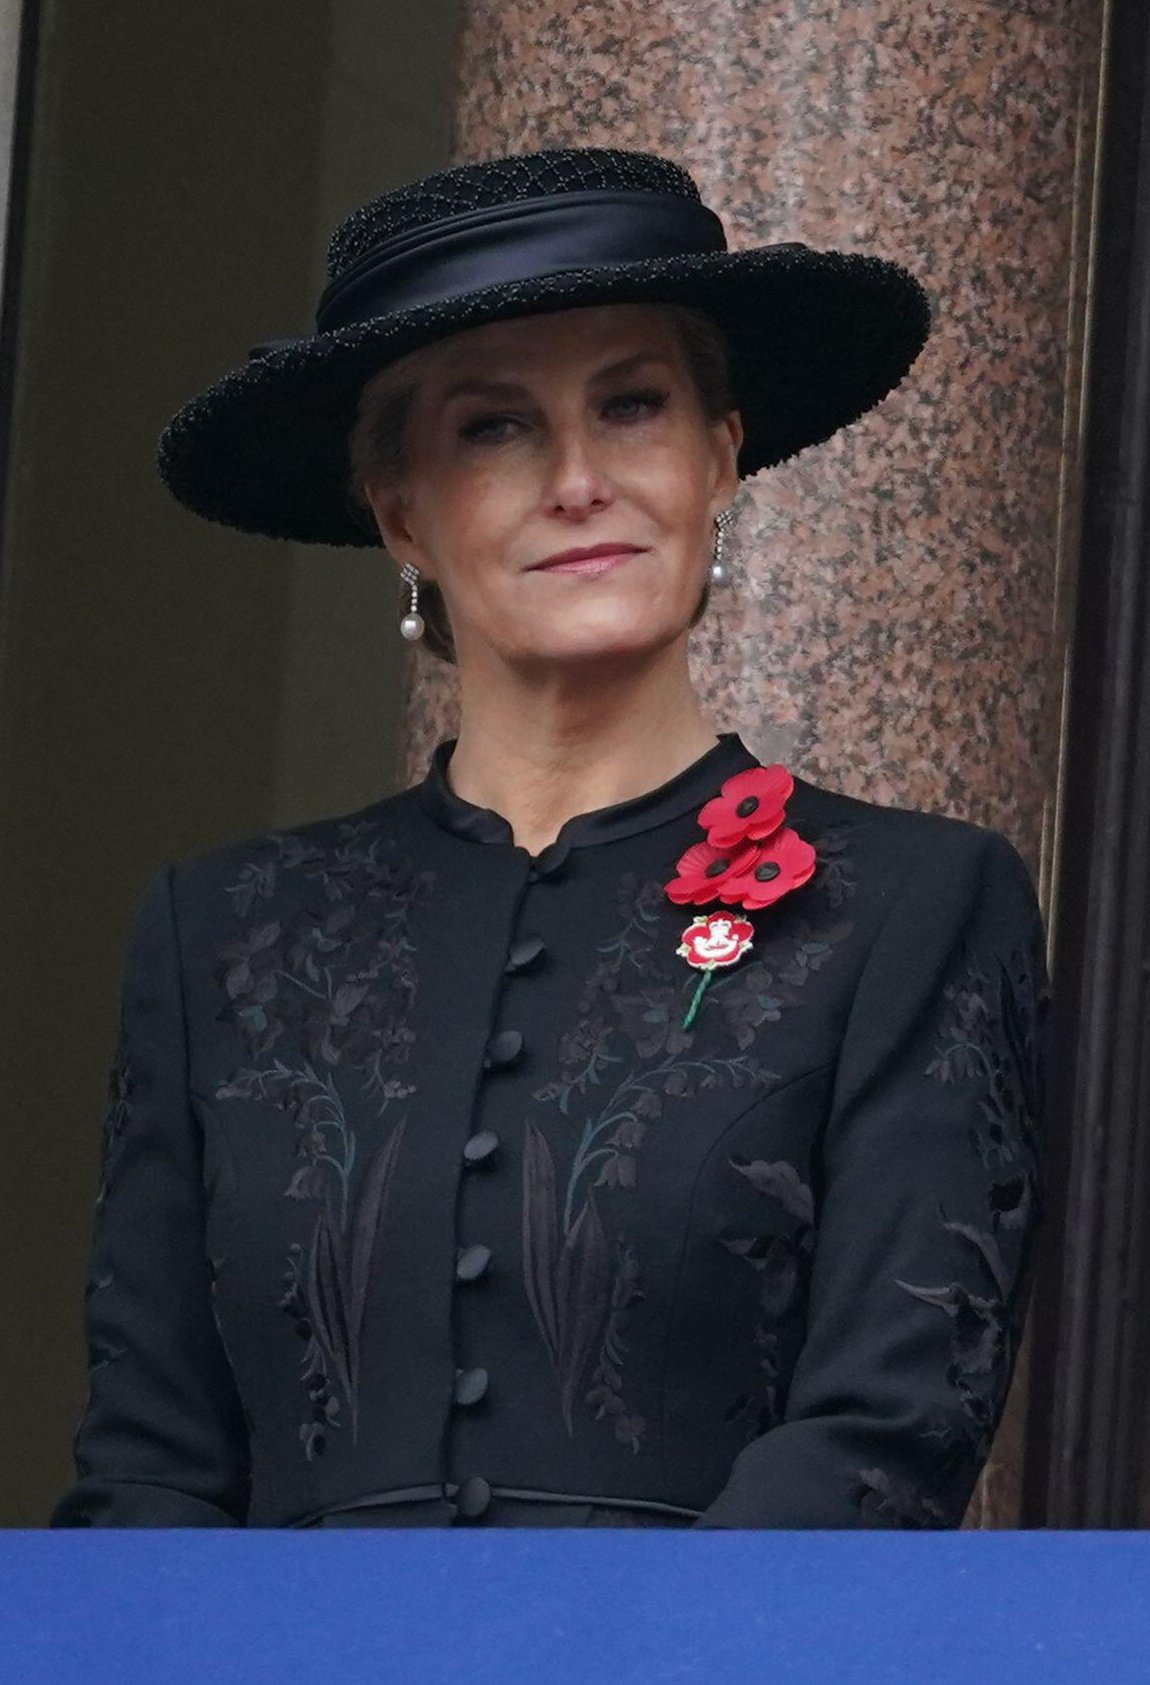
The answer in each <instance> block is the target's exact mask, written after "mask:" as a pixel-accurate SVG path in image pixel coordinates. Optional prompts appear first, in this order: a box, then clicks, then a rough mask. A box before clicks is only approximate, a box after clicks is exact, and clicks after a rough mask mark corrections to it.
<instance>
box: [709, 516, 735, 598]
mask: <svg viewBox="0 0 1150 1685" xmlns="http://www.w3.org/2000/svg"><path fill="white" fill-rule="evenodd" d="M734 519H735V516H734V511H733V510H731V509H720V511H719V513H718V514H717V515H716V516H715V549H714V555H713V557H712V560H711V583H712V585H726V584H728V583H729V582H730V577H731V575H730V570H729V568H728V567H727V564H726V562H725V561H724V560H723V545H724V542H725V540H726V537H727V532H728V530H729V528H730V526H731V524H732V523H733V521H734Z"/></svg>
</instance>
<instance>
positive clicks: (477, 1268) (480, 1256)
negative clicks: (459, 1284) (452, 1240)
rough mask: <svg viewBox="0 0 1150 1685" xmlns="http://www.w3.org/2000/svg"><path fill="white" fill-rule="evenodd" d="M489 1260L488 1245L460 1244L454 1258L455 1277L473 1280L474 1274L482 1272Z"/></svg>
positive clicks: (489, 1250)
mask: <svg viewBox="0 0 1150 1685" xmlns="http://www.w3.org/2000/svg"><path fill="white" fill-rule="evenodd" d="M490 1262H491V1248H490V1246H481V1245H478V1244H477V1245H475V1246H462V1247H460V1249H459V1251H458V1253H457V1254H456V1258H455V1279H456V1280H457V1281H474V1280H475V1278H476V1276H480V1275H482V1274H483V1272H484V1270H485V1269H486V1268H487V1266H488V1264H489V1263H490Z"/></svg>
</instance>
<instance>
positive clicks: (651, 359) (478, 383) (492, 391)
mask: <svg viewBox="0 0 1150 1685" xmlns="http://www.w3.org/2000/svg"><path fill="white" fill-rule="evenodd" d="M670 362H671V359H670V358H669V357H665V356H664V355H663V354H662V352H660V351H637V352H636V353H635V354H634V356H632V357H623V358H621V359H620V361H619V362H617V363H608V364H607V366H606V367H605V368H602V369H599V370H598V371H597V372H596V373H595V374H594V375H592V377H591V378H592V379H593V380H608V379H611V378H613V377H615V376H617V375H623V374H629V373H630V372H631V370H632V369H636V368H638V367H639V365H640V364H642V363H666V364H667V365H668V366H670ZM526 391H527V388H526V387H525V386H520V385H519V384H518V383H517V382H515V381H513V380H480V379H478V378H476V377H474V376H472V377H469V378H467V379H465V380H457V381H454V382H453V383H452V385H450V386H449V387H448V388H447V390H446V391H445V392H444V394H443V398H442V402H443V403H445V404H446V403H449V402H450V400H451V399H452V398H460V397H472V396H474V397H483V398H489V397H512V396H519V395H520V394H522V393H524V392H526Z"/></svg>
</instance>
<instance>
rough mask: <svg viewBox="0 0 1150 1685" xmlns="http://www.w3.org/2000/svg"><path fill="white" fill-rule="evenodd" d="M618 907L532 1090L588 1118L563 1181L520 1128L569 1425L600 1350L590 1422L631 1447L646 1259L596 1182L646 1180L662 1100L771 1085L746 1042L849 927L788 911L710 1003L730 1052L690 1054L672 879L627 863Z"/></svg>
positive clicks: (535, 1263) (642, 1424)
mask: <svg viewBox="0 0 1150 1685" xmlns="http://www.w3.org/2000/svg"><path fill="white" fill-rule="evenodd" d="M844 830H845V828H843V827H839V828H836V830H835V831H834V832H832V833H828V835H827V836H826V837H825V838H823V839H821V840H820V843H819V844H817V845H816V847H817V848H818V849H819V850H820V856H819V858H820V867H821V874H820V875H817V876H816V878H814V879H812V884H814V885H821V887H822V896H823V903H824V905H825V906H826V907H828V908H830V909H832V910H834V909H837V908H838V907H839V906H840V904H841V902H842V900H843V899H844V898H845V896H847V895H848V894H850V893H851V892H852V890H853V887H854V885H853V874H852V862H851V861H850V860H849V858H848V857H847V855H846V842H845V835H844ZM617 906H618V910H619V920H620V923H619V929H618V933H617V934H616V935H615V936H613V937H612V938H611V939H610V940H609V941H607V942H605V943H604V944H602V946H601V947H600V948H599V950H598V959H597V961H596V964H595V966H594V968H593V970H592V972H591V975H590V976H589V977H588V979H587V981H586V984H585V985H584V988H583V991H582V993H581V995H580V998H579V1000H578V1001H577V1003H576V1007H575V1013H574V1017H573V1024H572V1028H571V1029H570V1030H569V1031H568V1032H567V1033H566V1034H565V1035H564V1037H563V1039H562V1041H561V1043H560V1047H559V1074H558V1076H557V1077H556V1079H555V1080H553V1081H551V1082H548V1083H546V1084H544V1085H543V1086H542V1087H540V1088H538V1089H537V1090H536V1091H535V1093H534V1096H533V1097H534V1099H536V1100H537V1101H539V1102H541V1103H543V1104H547V1105H551V1106H554V1107H556V1108H557V1109H558V1110H559V1112H561V1113H562V1114H564V1116H569V1115H571V1114H572V1112H573V1111H576V1110H580V1111H581V1113H582V1115H583V1117H584V1122H583V1128H582V1131H581V1133H580V1137H579V1140H578V1142H577V1144H576V1146H575V1149H574V1152H573V1154H572V1157H571V1162H570V1166H569V1169H568V1171H567V1175H566V1178H565V1180H564V1181H563V1182H562V1184H561V1183H560V1178H559V1176H558V1173H557V1170H556V1165H555V1160H554V1156H553V1154H552V1150H551V1147H550V1145H549V1144H548V1140H547V1138H546V1136H545V1134H544V1133H543V1130H542V1128H541V1127H540V1126H539V1125H538V1124H537V1123H536V1122H534V1121H533V1120H531V1119H528V1120H527V1122H526V1124H525V1136H524V1154H523V1220H522V1237H523V1274H524V1284H525V1287H526V1292H527V1297H528V1301H529V1303H530V1306H531V1310H532V1314H533V1316H534V1318H535V1321H536V1324H537V1325H538V1328H539V1332H540V1335H541V1337H542V1339H543V1342H544V1345H545V1346H546V1349H547V1353H548V1356H549V1358H550V1360H551V1364H552V1367H553V1369H554V1371H555V1376H556V1380H557V1383H558V1387H559V1403H560V1408H561V1411H562V1416H563V1421H564V1424H565V1426H566V1428H567V1432H568V1433H569V1434H573V1433H574V1417H573V1412H574V1404H575V1399H576V1396H577V1395H578V1394H579V1392H580V1388H581V1386H582V1384H583V1377H584V1373H585V1371H586V1368H587V1365H588V1363H589V1362H590V1361H591V1359H592V1356H594V1359H595V1362H594V1367H593V1369H592V1372H591V1386H590V1388H589V1389H588V1390H586V1391H585V1392H584V1393H583V1394H582V1396H583V1402H584V1403H585V1404H586V1405H587V1406H589V1407H591V1408H592V1409H593V1410H594V1414H595V1419H596V1420H600V1419H602V1418H604V1417H605V1416H609V1417H610V1418H611V1422H612V1427H613V1432H614V1435H615V1437H616V1439H617V1440H618V1441H619V1442H620V1443H621V1444H624V1445H627V1446H629V1447H630V1448H631V1450H632V1451H635V1452H637V1451H639V1450H640V1449H641V1447H642V1445H643V1443H644V1439H645V1436H646V1433H647V1428H648V1424H647V1421H646V1419H645V1417H644V1416H642V1415H641V1414H640V1413H639V1412H637V1411H635V1410H634V1409H633V1408H631V1407H629V1406H628V1404H627V1402H626V1399H625V1396H624V1376H623V1368H624V1360H625V1355H626V1351H627V1340H626V1329H627V1323H628V1311H629V1309H630V1308H631V1307H632V1306H634V1305H635V1304H637V1303H638V1302H639V1301H640V1300H641V1299H642V1298H643V1291H642V1268H641V1260H640V1259H639V1258H638V1257H637V1255H636V1253H635V1249H634V1246H633V1245H632V1244H631V1243H630V1242H629V1241H628V1240H627V1238H626V1237H625V1236H624V1235H622V1234H620V1235H618V1236H616V1237H615V1239H614V1241H613V1242H610V1241H609V1240H608V1236H607V1234H606V1232H605V1230H604V1227H603V1222H602V1218H601V1215H600V1211H599V1206H598V1203H597V1201H596V1195H595V1190H596V1189H598V1188H604V1187H610V1188H616V1189H622V1190H628V1191H629V1190H631V1189H634V1188H635V1187H636V1186H637V1183H638V1178H639V1162H640V1153H641V1149H642V1147H643V1144H644V1141H645V1140H646V1138H647V1135H648V1132H649V1130H650V1129H651V1128H652V1127H655V1128H657V1127H658V1122H659V1119H660V1118H661V1117H662V1115H663V1111H664V1106H665V1104H666V1103H667V1102H675V1101H679V1100H689V1099H691V1098H692V1097H693V1096H694V1095H695V1094H696V1093H697V1092H698V1091H699V1090H700V1089H709V1088H715V1087H716V1086H718V1085H719V1084H729V1085H730V1086H731V1087H733V1088H738V1087H741V1086H743V1085H744V1084H755V1083H758V1084H762V1085H764V1087H765V1086H767V1085H769V1084H770V1083H772V1082H774V1081H777V1080H778V1078H777V1073H776V1072H774V1071H772V1070H770V1069H769V1068H768V1067H767V1066H766V1065H765V1064H764V1063H763V1062H762V1061H761V1060H760V1059H758V1058H757V1057H755V1056H754V1054H753V1053H752V1052H751V1049H752V1047H753V1045H754V1042H755V1040H756V1032H757V1031H758V1030H759V1028H760V1026H761V1025H763V1024H765V1023H771V1022H775V1021H777V1019H778V1018H779V1016H780V1014H781V1012H782V1011H783V1010H784V1009H785V1008H786V1007H789V1006H791V1005H794V1004H796V1003H797V1002H798V1000H799V999H800V998H801V992H802V989H803V987H804V985H805V983H806V981H807V979H808V977H810V976H811V975H812V974H813V973H814V972H816V971H817V970H818V969H819V968H820V967H821V966H822V965H824V964H825V963H826V962H827V960H828V959H829V958H830V957H831V955H832V953H833V951H834V948H835V947H836V946H837V944H838V943H839V942H841V941H842V939H843V938H844V937H845V936H846V935H847V934H848V933H849V932H850V930H851V929H852V925H851V923H850V922H849V921H846V920H837V921H833V922H831V923H829V924H827V923H825V922H824V923H819V921H818V918H817V916H815V915H812V916H811V917H807V918H804V919H792V920H791V922H790V926H789V930H790V934H789V935H788V937H787V938H786V940H785V941H784V942H783V943H781V944H771V946H770V948H768V949H767V950H765V951H764V953H763V954H762V956H761V957H759V958H756V959H755V960H754V961H753V962H752V963H749V964H748V965H747V966H746V968H745V969H744V968H743V967H742V966H741V965H736V966H734V967H732V968H731V970H730V972H729V973H727V974H726V975H723V976H720V977H717V978H716V980H715V982H714V983H713V984H712V987H711V990H710V992H709V1003H708V1009H709V1011H710V1012H711V1013H720V1014H722V1017H723V1019H724V1022H725V1026H726V1030H727V1033H728V1035H729V1036H730V1039H731V1041H732V1042H733V1043H734V1046H735V1049H736V1050H737V1051H735V1052H734V1053H733V1055H730V1056H716V1055H712V1056H711V1057H709V1058H692V1057H691V1050H692V1047H693V1046H694V1044H695V1041H696V1036H697V1034H698V1026H696V1027H694V1028H692V1029H690V1030H684V1029H683V1028H682V1025H681V1020H682V1017H683V1011H684V1006H685V1004H686V999H687V997H688V996H689V995H690V993H691V991H692V990H693V988H694V987H695V978H694V977H693V975H692V974H690V972H689V971H688V972H687V975H685V976H684V968H683V967H682V966H681V965H680V964H679V963H678V961H677V959H676V956H675V946H676V942H677V941H678V930H677V928H675V929H674V930H673V933H672V927H673V926H674V925H675V921H674V920H673V919H671V920H670V921H669V920H668V916H667V901H666V895H665V892H664V888H663V886H662V885H661V884H659V883H655V882H641V881H640V880H639V878H638V877H637V876H636V874H634V873H625V874H624V875H623V876H622V877H621V878H620V881H619V890H618V897H617ZM620 1067H621V1068H620ZM609 1083H610V1084H611V1086H610V1087H609V1088H608V1084H609ZM756 1337H757V1336H756Z"/></svg>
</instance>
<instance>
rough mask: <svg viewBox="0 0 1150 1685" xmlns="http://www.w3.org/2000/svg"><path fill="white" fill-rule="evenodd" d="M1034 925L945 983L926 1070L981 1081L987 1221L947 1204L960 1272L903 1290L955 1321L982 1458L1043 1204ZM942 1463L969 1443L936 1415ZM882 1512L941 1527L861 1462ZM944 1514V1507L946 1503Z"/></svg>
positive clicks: (955, 1350)
mask: <svg viewBox="0 0 1150 1685" xmlns="http://www.w3.org/2000/svg"><path fill="white" fill-rule="evenodd" d="M1040 942H1041V935H1040V933H1037V932H1036V933H1035V934H1034V935H1033V937H1032V940H1031V944H1030V945H1029V946H1019V947H1016V948H1014V949H1013V950H1012V951H1011V952H1010V954H1009V955H1007V956H1005V957H1003V956H1002V955H998V954H992V955H990V956H988V957H987V958H985V959H983V958H980V957H979V956H977V955H975V954H973V953H971V952H970V951H969V950H967V951H965V952H964V954H963V958H962V961H961V963H960V966H959V968H958V970H957V971H956V974H955V976H954V977H953V978H952V980H951V981H950V982H949V983H948V984H947V985H946V986H945V988H944V991H943V998H944V1002H945V1006H944V1009H943V1011H942V1013H941V1015H940V1020H939V1025H938V1031H937V1035H938V1041H937V1044H936V1047H935V1056H934V1058H933V1059H932V1060H931V1061H930V1063H929V1064H928V1065H927V1067H926V1072H925V1074H926V1075H927V1076H930V1077H933V1078H934V1079H935V1080H936V1081H938V1082H942V1083H976V1084H978V1085H979V1086H980V1087H981V1089H982V1090H983V1096H982V1098H981V1100H980V1103H979V1105H980V1111H981V1114H982V1115H981V1119H980V1120H979V1121H978V1122H976V1123H974V1124H972V1126H971V1129H970V1147H971V1151H972V1152H974V1153H976V1154H977V1155H978V1157H979V1159H980V1160H981V1162H982V1164H983V1166H984V1168H985V1169H986V1171H987V1172H988V1173H989V1174H988V1180H987V1187H986V1207H985V1213H984V1215H983V1216H982V1217H981V1219H973V1218H971V1217H970V1215H969V1214H964V1215H963V1216H961V1217H960V1216H957V1215H954V1214H952V1213H950V1212H948V1210H947V1208H946V1206H945V1203H942V1204H940V1209H939V1221H940V1223H941V1225H942V1227H943V1229H944V1230H945V1231H946V1232H947V1233H948V1234H950V1235H952V1236H953V1237H954V1239H955V1241H956V1243H957V1245H958V1246H959V1247H960V1248H961V1250H962V1252H964V1253H965V1255H966V1258H967V1262H968V1268H967V1272H966V1275H965V1279H963V1280H952V1281H949V1282H941V1283H937V1284H934V1283H928V1284H918V1283H913V1282H908V1281H902V1280H897V1278H896V1283H897V1285H898V1286H899V1287H900V1288H901V1289H902V1290H903V1291H904V1292H906V1293H910V1294H913V1296H914V1297H915V1298H916V1299H921V1300H922V1301H923V1302H924V1303H925V1304H928V1305H934V1306H936V1307H937V1308H938V1310H939V1311H940V1312H942V1313H943V1314H944V1315H945V1316H948V1317H949V1318H950V1319H951V1324H952V1328H951V1341H950V1361H949V1364H948V1366H947V1381H948V1383H949V1385H950V1386H951V1387H952V1388H953V1389H954V1391H955V1393H956V1394H957V1395H958V1398H959V1401H960V1403H961V1407H962V1410H963V1412H964V1415H965V1417H966V1419H967V1422H968V1429H967V1438H968V1440H969V1442H970V1445H972V1446H973V1456H974V1458H975V1460H976V1461H978V1462H979V1463H981V1462H984V1461H985V1460H986V1458H987V1457H988V1456H989V1454H990V1449H991V1442H992V1439H993V1436H994V1431H995V1428H996V1426H997V1422H998V1418H999V1416H1000V1414H1001V1411H1002V1408H1003V1405H1004V1403H1005V1395H1006V1386H1007V1377H1008V1376H1009V1374H1010V1373H1011V1370H1012V1367H1013V1364H1014V1361H1015V1358H1016V1355H1017V1350H1018V1345H1019V1342H1020V1340H1021V1337H1022V1324H1023V1316H1024V1307H1025V1299H1026V1289H1027V1288H1028V1281H1029V1271H1030V1263H1031V1258H1030V1256H1029V1254H1028V1252H1027V1249H1026V1240H1027V1237H1028V1236H1029V1235H1031V1234H1032V1233H1033V1232H1034V1228H1035V1223H1036V1219H1037V1217H1038V1215H1039V1213H1040V1210H1041V1201H1040V1189H1039V1181H1038V1141H1037V1130H1038V1127H1039V1120H1040V1117H1041V1108H1042V1095H1041V1091H1040V1089H1041V1066H1040V1058H1039V1031H1040V1025H1041V1022H1042V1015H1043V1013H1044V1011H1045V1009H1046V1007H1047V1006H1048V1004H1049V1001H1050V989H1049V984H1048V982H1047V981H1046V980H1045V973H1044V967H1043V964H1042V958H1041V956H1040V954H1039V952H1038V949H1037V944H1038V943H1040ZM928 1434H929V1437H931V1438H932V1439H933V1440H934V1441H935V1462H936V1466H937V1472H938V1474H939V1476H940V1478H941V1479H943V1480H945V1478H946V1476H947V1475H948V1473H949V1472H950V1471H951V1470H952V1469H954V1468H958V1467H961V1466H963V1465H965V1464H967V1463H968V1462H969V1460H970V1455H971V1452H970V1447H969V1445H968V1446H966V1447H964V1446H962V1444H961V1438H962V1435H961V1434H960V1433H959V1432H958V1431H957V1429H956V1427H955V1425H954V1423H953V1422H945V1421H932V1423H931V1424H930V1427H929V1429H928ZM860 1478H862V1479H863V1481H864V1483H865V1485H866V1487H867V1490H868V1497H867V1499H866V1501H865V1503H864V1507H866V1508H869V1507H870V1506H871V1505H874V1506H875V1508H876V1513H878V1514H879V1515H880V1516H886V1517H890V1518H891V1519H894V1520H895V1521H896V1523H897V1524H900V1525H908V1526H933V1525H937V1524H938V1523H937V1519H936V1512H937V1511H938V1506H937V1505H936V1504H934V1503H933V1501H932V1500H930V1499H928V1498H926V1497H923V1496H921V1495H917V1494H913V1493H911V1492H910V1491H909V1489H908V1488H906V1486H905V1483H902V1482H899V1481H897V1480H892V1478H891V1477H890V1476H889V1475H888V1474H886V1473H884V1471H883V1470H881V1469H871V1470H864V1471H860ZM938 1513H941V1512H938Z"/></svg>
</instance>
